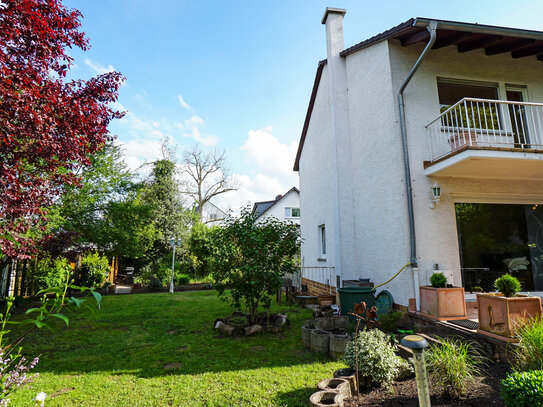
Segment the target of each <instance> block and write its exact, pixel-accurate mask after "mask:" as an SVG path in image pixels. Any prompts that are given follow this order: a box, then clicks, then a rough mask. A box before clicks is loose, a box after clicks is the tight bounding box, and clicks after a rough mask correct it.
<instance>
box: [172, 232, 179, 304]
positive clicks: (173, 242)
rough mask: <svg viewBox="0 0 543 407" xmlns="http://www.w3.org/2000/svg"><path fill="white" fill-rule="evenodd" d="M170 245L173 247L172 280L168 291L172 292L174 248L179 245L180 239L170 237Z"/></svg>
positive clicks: (173, 261)
mask: <svg viewBox="0 0 543 407" xmlns="http://www.w3.org/2000/svg"><path fill="white" fill-rule="evenodd" d="M170 246H171V247H172V248H173V257H172V280H171V281H170V293H172V294H173V291H174V288H173V277H174V270H175V248H176V247H181V239H173V238H172V239H170Z"/></svg>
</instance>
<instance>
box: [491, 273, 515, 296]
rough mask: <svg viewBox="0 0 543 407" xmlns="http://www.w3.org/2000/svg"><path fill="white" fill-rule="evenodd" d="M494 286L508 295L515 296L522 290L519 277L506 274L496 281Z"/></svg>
mask: <svg viewBox="0 0 543 407" xmlns="http://www.w3.org/2000/svg"><path fill="white" fill-rule="evenodd" d="M494 287H496V289H497V290H498V291H499V292H501V293H502V294H503V295H505V296H506V297H514V296H515V294H516V293H518V292H519V291H520V282H519V281H518V279H517V278H515V277H513V276H511V275H509V274H504V275H503V276H501V277H500V278H498V279H497V280H496V281H494Z"/></svg>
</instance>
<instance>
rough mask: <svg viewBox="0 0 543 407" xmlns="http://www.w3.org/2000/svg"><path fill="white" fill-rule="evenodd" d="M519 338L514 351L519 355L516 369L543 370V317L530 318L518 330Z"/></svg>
mask: <svg viewBox="0 0 543 407" xmlns="http://www.w3.org/2000/svg"><path fill="white" fill-rule="evenodd" d="M516 335H517V337H518V338H519V343H518V345H517V346H515V347H513V351H514V352H515V354H516V356H517V360H516V363H515V369H516V370H520V371H525V370H543V321H542V319H541V317H537V318H534V319H529V320H528V321H526V322H525V323H524V324H522V325H521V326H520V327H519V328H518V329H517V330H516Z"/></svg>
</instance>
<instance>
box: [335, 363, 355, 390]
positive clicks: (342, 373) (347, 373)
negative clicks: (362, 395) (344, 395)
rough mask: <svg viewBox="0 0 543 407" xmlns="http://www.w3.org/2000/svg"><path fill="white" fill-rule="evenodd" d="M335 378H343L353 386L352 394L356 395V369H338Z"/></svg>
mask: <svg viewBox="0 0 543 407" xmlns="http://www.w3.org/2000/svg"><path fill="white" fill-rule="evenodd" d="M334 378H336V379H337V378H341V379H345V380H347V381H348V382H349V384H350V386H351V394H355V390H356V372H355V370H354V369H351V368H350V367H346V368H343V369H338V370H336V371H335V372H334Z"/></svg>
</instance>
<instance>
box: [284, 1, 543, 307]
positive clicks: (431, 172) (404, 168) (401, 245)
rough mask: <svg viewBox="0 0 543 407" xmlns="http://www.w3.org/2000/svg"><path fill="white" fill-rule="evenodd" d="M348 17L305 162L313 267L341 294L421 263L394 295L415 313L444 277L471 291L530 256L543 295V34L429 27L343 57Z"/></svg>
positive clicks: (532, 281)
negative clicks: (350, 284)
mask: <svg viewBox="0 0 543 407" xmlns="http://www.w3.org/2000/svg"><path fill="white" fill-rule="evenodd" d="M344 15H345V10H341V9H327V10H326V13H325V15H324V18H323V21H322V22H323V24H325V26H326V41H327V59H326V60H325V61H321V62H320V63H319V65H318V69H317V74H316V78H315V84H314V87H313V92H312V95H311V99H310V103H309V108H308V112H307V116H306V120H305V123H304V128H303V132H302V137H301V140H300V145H299V150H298V154H297V157H296V162H295V166H294V169H295V170H296V171H298V172H299V177H300V190H301V191H302V192H301V196H300V202H301V205H300V206H301V210H302V213H303V216H302V217H301V234H302V239H303V243H302V251H301V255H302V259H303V262H304V266H306V267H315V268H317V267H319V268H321V269H323V270H328V271H327V272H322V273H321V274H320V277H319V276H317V279H318V280H319V282H320V283H321V284H322V283H325V284H330V285H331V286H334V287H336V286H339V285H341V284H342V281H343V280H353V279H355V280H356V279H359V278H371V279H372V281H373V282H374V283H375V284H376V285H377V284H380V283H383V282H385V281H387V280H388V279H389V278H391V277H392V276H393V275H394V274H395V273H396V272H397V271H398V270H399V269H401V268H402V267H403V266H404V265H406V264H409V265H410V266H409V267H407V268H406V269H405V270H404V271H403V272H402V273H400V274H399V275H398V276H397V277H396V278H395V279H394V280H392V281H391V282H390V283H388V284H386V285H385V286H383V287H382V289H387V290H389V291H390V292H391V293H392V295H393V296H394V299H395V302H396V303H398V304H400V305H407V304H408V301H409V299H410V298H416V299H418V286H419V285H424V284H427V282H428V278H429V276H430V275H431V273H432V272H433V271H434V270H436V269H439V270H442V271H445V273H446V274H447V275H448V276H449V280H450V281H449V282H450V283H452V284H454V285H456V286H465V287H466V288H471V287H474V286H479V285H489V284H490V283H489V282H490V281H493V279H494V278H495V277H496V276H497V275H499V274H501V273H503V272H507V271H508V264H513V263H515V262H518V261H519V260H518V259H523V258H525V261H524V264H525V266H524V268H523V267H521V268H518V269H517V270H514V272H515V273H517V274H518V276H519V278H520V279H521V281H522V283H523V286H524V288H525V290H527V291H543V262H542V261H541V260H543V257H540V256H541V255H542V254H543V251H542V250H543V222H542V221H541V220H542V219H543V214H542V213H540V212H541V210H540V207H539V205H541V204H543V154H541V153H542V152H543V150H542V149H543V127H542V125H543V75H541V74H542V72H543V62H542V61H543V32H535V31H528V30H521V29H512V28H504V27H494V26H483V25H478V24H468V23H461V22H451V21H443V20H429V19H421V18H417V19H411V20H408V21H406V22H405V23H403V24H400V25H399V26H396V27H394V28H392V29H390V30H388V31H386V32H384V33H381V34H378V35H376V36H374V37H372V38H370V39H369V40H366V41H363V42H361V43H359V44H357V45H355V46H353V47H351V48H347V49H345V47H344V44H343V17H344ZM402 90H403V92H402ZM402 100H403V106H402V103H401V102H402ZM402 110H403V111H402ZM432 187H436V191H437V190H439V191H437V192H440V193H441V194H440V196H439V197H434V196H433V191H432ZM539 240H541V241H539ZM323 244H324V245H325V248H324V253H323ZM514 259H516V260H515V261H514V262H512V263H511V261H512V260H514ZM526 263H528V264H527V265H526ZM515 264H516V263H515ZM509 271H511V270H509Z"/></svg>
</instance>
